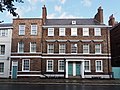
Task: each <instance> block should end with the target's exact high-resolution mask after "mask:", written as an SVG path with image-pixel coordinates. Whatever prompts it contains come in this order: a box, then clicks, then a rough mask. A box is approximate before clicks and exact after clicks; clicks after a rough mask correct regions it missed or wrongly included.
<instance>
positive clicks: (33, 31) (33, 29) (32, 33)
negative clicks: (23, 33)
mask: <svg viewBox="0 0 120 90" xmlns="http://www.w3.org/2000/svg"><path fill="white" fill-rule="evenodd" d="M31 35H37V25H36V24H32V25H31Z"/></svg>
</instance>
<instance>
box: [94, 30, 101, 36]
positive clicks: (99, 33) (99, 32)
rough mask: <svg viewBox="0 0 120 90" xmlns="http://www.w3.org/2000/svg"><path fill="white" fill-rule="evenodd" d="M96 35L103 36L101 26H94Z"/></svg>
mask: <svg viewBox="0 0 120 90" xmlns="http://www.w3.org/2000/svg"><path fill="white" fill-rule="evenodd" d="M94 34H95V36H101V28H94Z"/></svg>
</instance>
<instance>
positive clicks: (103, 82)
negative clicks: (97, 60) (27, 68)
mask: <svg viewBox="0 0 120 90" xmlns="http://www.w3.org/2000/svg"><path fill="white" fill-rule="evenodd" d="M0 84H80V85H120V79H116V80H115V79H31V78H21V79H20V78H18V79H0Z"/></svg>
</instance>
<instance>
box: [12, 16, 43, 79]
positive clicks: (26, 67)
mask: <svg viewBox="0 0 120 90" xmlns="http://www.w3.org/2000/svg"><path fill="white" fill-rule="evenodd" d="M41 39H42V19H40V18H17V19H14V20H13V34H12V52H11V76H13V78H14V75H15V73H12V71H14V70H16V69H15V68H17V69H18V73H17V76H18V77H19V76H23V77H25V76H39V77H40V76H41V54H42V52H41V51H42V48H41ZM14 66H17V67H14Z"/></svg>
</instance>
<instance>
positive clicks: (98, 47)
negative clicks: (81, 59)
mask: <svg viewBox="0 0 120 90" xmlns="http://www.w3.org/2000/svg"><path fill="white" fill-rule="evenodd" d="M95 53H101V44H96V45H95Z"/></svg>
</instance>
